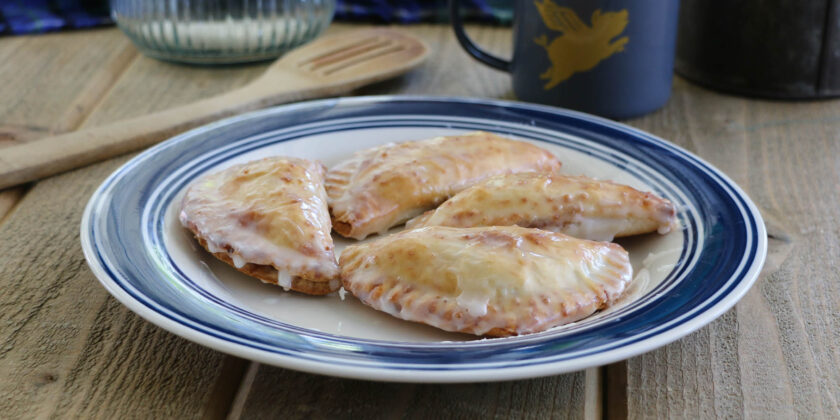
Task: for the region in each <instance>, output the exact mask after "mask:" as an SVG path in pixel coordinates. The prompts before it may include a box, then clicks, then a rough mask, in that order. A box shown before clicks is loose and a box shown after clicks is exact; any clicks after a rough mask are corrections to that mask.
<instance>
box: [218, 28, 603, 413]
mask: <svg viewBox="0 0 840 420" xmlns="http://www.w3.org/2000/svg"><path fill="white" fill-rule="evenodd" d="M399 29H400V30H403V31H406V32H409V33H411V34H414V35H416V36H419V37H421V38H423V39H424V40H426V42H428V43H429V45H430V46H431V47H432V55H431V56H430V57H429V59H428V61H427V62H426V63H425V64H424V65H423V66H422V67H421V68H420V69H418V70H416V71H414V72H411V73H409V74H407V75H404V76H402V77H400V78H397V79H395V80H392V81H386V82H383V83H380V84H377V85H374V86H370V87H367V88H362V89H360V90H359V91H358V92H357V93H358V94H364V95H374V94H393V93H395V92H398V93H402V94H428V95H451V96H459V95H460V96H481V97H489V98H512V90H511V83H510V77H509V76H508V75H507V74H505V73H503V72H499V71H496V70H492V69H490V68H488V67H485V66H483V65H481V64H479V63H477V62H475V60H473V59H472V58H471V57H470V56H468V55H467V54H466V53H465V52H464V51H463V50H461V47H460V46H458V44H457V42H456V41H455V38H454V35H453V34H452V30H451V29H450V28H449V27H447V26H441V25H411V26H403V27H400V28H399ZM468 31H469V33H470V34H471V36H472V37H473V39H474V40H475V41H476V42H478V43H479V44H481V45H484V46H486V47H487V49H488V50H490V51H492V52H493V53H495V54H498V55H500V56H509V54H510V48H511V32H510V30H509V29H507V28H494V27H480V26H470V27H468ZM465 69H469V71H468V73H469V76H467V77H465V74H464V73H465ZM600 383H601V377H600V372H599V371H598V370H597V369H593V370H591V371H589V372H587V373H584V372H576V373H572V374H568V375H559V376H554V377H548V378H541V379H534V380H529V381H514V382H503V383H495V384H493V383H490V384H471V385H406V384H383V383H375V382H364V381H355V380H347V379H338V378H328V377H322V376H318V375H311V374H306V373H299V372H294V371H290V370H284V369H279V368H275V367H271V366H264V365H260V366H259V368H258V369H257V370H256V373H255V377H254V381H253V385H252V386H251V388H250V390H248V392H247V397H245V398H244V399H243V400H242V402H241V406H240V407H236V408H235V410H234V412H233V414H234V417H238V416H240V415H241V417H242V418H272V417H283V418H310V417H314V418H336V417H338V418H350V417H353V418H393V417H408V418H423V417H426V416H428V415H430V414H433V415H434V416H435V417H441V418H448V417H455V418H464V417H466V418H600V417H601V392H600V391H601V385H600Z"/></svg>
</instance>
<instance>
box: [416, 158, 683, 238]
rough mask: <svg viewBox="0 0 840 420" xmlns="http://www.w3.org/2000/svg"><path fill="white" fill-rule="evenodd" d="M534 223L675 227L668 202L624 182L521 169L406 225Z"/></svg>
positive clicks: (612, 228)
mask: <svg viewBox="0 0 840 420" xmlns="http://www.w3.org/2000/svg"><path fill="white" fill-rule="evenodd" d="M510 225H518V226H522V227H534V228H540V229H546V230H551V231H554V232H561V233H565V234H567V235H571V236H574V237H577V238H582V239H591V240H597V241H611V240H612V239H613V238H618V237H623V236H629V235H637V234H641V233H648V232H654V231H658V232H659V233H661V234H666V233H668V232H670V231H671V229H673V228H674V227H675V226H676V211H675V210H674V205H673V204H671V202H670V201H668V200H665V199H663V198H659V197H657V196H655V195H653V194H651V193H645V192H641V191H638V190H635V189H633V188H631V187H628V186H626V185H621V184H616V183H613V182H608V181H598V180H594V179H591V178H586V177H579V176H564V175H560V174H549V173H522V174H512V175H503V176H497V177H493V178H491V179H488V180H486V181H483V182H481V183H478V184H476V185H473V186H472V187H470V188H467V189H466V190H464V191H461V192H459V193H458V194H456V195H455V196H454V197H452V198H450V199H449V200H447V201H446V202H444V203H443V204H441V205H440V207H438V208H437V209H435V210H432V211H429V212H426V213H425V214H423V215H422V216H419V217H417V218H415V219H412V220H410V221H409V222H408V223H406V227H408V228H410V229H412V228H418V227H423V226H453V227H474V226H510Z"/></svg>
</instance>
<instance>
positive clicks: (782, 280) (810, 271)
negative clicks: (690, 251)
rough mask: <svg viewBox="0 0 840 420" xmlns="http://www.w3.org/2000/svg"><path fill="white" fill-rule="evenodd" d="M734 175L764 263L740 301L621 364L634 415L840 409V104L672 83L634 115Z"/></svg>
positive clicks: (780, 414) (815, 413)
mask: <svg viewBox="0 0 840 420" xmlns="http://www.w3.org/2000/svg"><path fill="white" fill-rule="evenodd" d="M630 123H631V124H632V125H635V126H638V127H640V128H643V129H646V130H649V131H651V132H653V133H655V134H659V135H661V136H662V137H664V138H666V139H669V140H672V141H675V142H676V143H678V144H680V145H682V146H684V147H687V148H689V149H690V150H692V151H694V152H696V153H697V154H699V155H700V156H702V157H703V158H704V159H707V160H708V161H709V162H711V163H712V164H714V165H715V166H717V167H718V168H720V169H721V170H723V171H724V172H725V173H726V174H728V175H729V176H730V177H731V178H733V180H735V181H736V182H737V183H738V184H739V185H740V186H741V187H742V188H743V189H744V190H745V191H746V192H747V194H748V195H749V196H750V197H751V198H752V199H753V200H754V201H755V202H756V204H757V205H758V206H759V208H760V209H761V211H762V214H763V216H764V218H765V221H766V224H767V228H768V236H769V249H768V259H767V264H766V265H765V267H764V270H763V271H762V274H761V276H760V278H759V279H758V281H757V282H756V284H755V286H754V287H753V288H752V289H751V290H750V291H749V292H748V294H747V295H746V296H745V297H744V299H743V300H741V302H739V303H738V305H736V307H735V309H733V310H730V311H729V312H727V313H725V314H724V315H723V316H722V317H721V318H719V319H718V320H717V321H715V322H713V323H712V324H710V325H709V326H707V327H705V328H702V329H700V330H699V331H697V332H695V333H693V334H691V335H689V336H687V337H686V338H684V339H681V340H679V341H677V342H676V343H673V344H671V345H668V346H666V347H664V348H661V349H659V350H656V351H653V352H650V353H647V354H644V355H642V356H639V357H636V358H633V359H630V360H629V361H627V365H626V381H627V389H626V396H627V410H628V415H629V417H630V418H661V417H668V416H670V417H687V418H710V417H726V418H732V417H735V418H738V417H748V418H792V417H797V416H798V417H799V418H837V417H838V416H840V405H838V402H839V401H840V371H838V369H837V368H836V366H837V363H838V361H840V347H838V346H837V343H838V338H840V299H838V298H837V297H838V296H840V281H838V280H840V275H838V272H837V270H835V269H833V268H832V265H833V262H834V261H837V260H838V257H840V245H838V240H837V236H838V235H837V234H838V232H840V218H839V217H838V212H837V209H838V208H840V200H838V192H840V191H839V190H840V188H838V185H840V158H838V156H840V144H838V143H837V141H836V140H837V138H838V137H839V136H840V102H838V101H820V102H811V103H804V102H773V101H758V100H747V99H743V98H738V97H733V96H727V95H722V94H717V93H714V92H711V91H707V90H705V89H702V88H698V87H695V86H692V85H689V84H687V83H686V82H683V81H679V80H678V81H677V83H676V85H675V91H674V97H673V99H672V101H671V103H670V104H669V105H668V106H667V107H666V108H665V109H664V110H662V111H659V112H658V113H655V114H652V115H649V116H647V117H645V118H642V119H638V120H634V121H630Z"/></svg>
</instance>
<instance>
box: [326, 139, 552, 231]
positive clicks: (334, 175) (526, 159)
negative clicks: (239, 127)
mask: <svg viewBox="0 0 840 420" xmlns="http://www.w3.org/2000/svg"><path fill="white" fill-rule="evenodd" d="M559 167H560V163H559V162H558V161H557V159H556V158H555V157H554V156H552V155H551V153H549V152H547V151H545V150H542V149H540V148H538V147H536V146H534V145H531V144H528V143H525V142H519V141H514V140H510V139H505V138H502V137H499V136H496V135H494V134H491V133H485V132H475V133H469V134H464V135H459V136H449V137H437V138H433V139H426V140H418V141H409V142H404V143H398V144H395V143H389V144H385V145H382V146H379V147H375V148H372V149H368V150H363V151H361V152H357V153H356V154H354V155H353V156H352V157H350V158H349V159H347V160H345V161H343V162H341V163H339V164H338V165H336V166H335V167H333V168H331V169H330V172H329V174H328V176H327V193H328V194H329V200H330V208H331V209H332V213H333V216H334V217H335V220H336V226H337V227H339V226H342V225H339V222H340V223H342V224H346V225H349V226H350V228H349V229H348V231H343V230H342V229H339V228H337V230H338V231H339V232H341V233H342V234H343V235H345V236H349V237H352V238H355V239H363V238H365V237H366V236H367V235H370V234H372V233H376V232H379V233H382V232H385V231H387V230H388V229H389V228H390V227H392V226H395V225H398V224H400V223H402V222H404V221H406V220H408V219H409V218H411V217H413V216H416V215H417V214H419V213H420V212H422V211H424V210H427V209H429V208H432V207H434V206H435V205H437V204H439V203H440V202H441V201H442V200H445V199H446V198H448V197H450V196H451V195H452V194H454V193H456V192H458V191H460V190H462V189H464V188H466V187H468V186H470V185H472V184H474V183H476V182H478V181H481V180H483V179H485V178H487V177H489V176H493V175H497V174H502V173H514V172H527V171H555V170H557V169H559Z"/></svg>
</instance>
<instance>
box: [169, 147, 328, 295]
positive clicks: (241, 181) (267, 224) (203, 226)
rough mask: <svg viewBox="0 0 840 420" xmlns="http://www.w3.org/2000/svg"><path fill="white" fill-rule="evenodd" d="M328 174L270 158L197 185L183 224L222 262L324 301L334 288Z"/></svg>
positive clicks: (291, 160) (184, 205) (300, 162)
mask: <svg viewBox="0 0 840 420" xmlns="http://www.w3.org/2000/svg"><path fill="white" fill-rule="evenodd" d="M325 172H326V171H325V168H324V166H323V165H321V164H320V163H317V162H311V161H308V160H304V159H296V158H287V157H272V158H267V159H262V160H257V161H253V162H248V163H245V164H242V165H236V166H232V167H230V168H228V169H225V170H223V171H221V172H217V173H213V174H210V175H206V176H203V177H201V178H200V179H198V180H196V181H195V182H194V183H193V184H192V185H191V186H190V187H189V188H188V189H187V192H186V194H185V195H184V200H183V202H182V204H181V213H180V219H181V224H183V225H184V226H185V227H186V228H187V229H189V230H190V231H192V233H193V234H194V235H195V237H196V239H198V242H199V243H200V244H201V245H202V246H203V247H204V248H205V249H207V250H208V251H209V252H211V253H212V254H213V255H214V256H216V257H217V258H219V259H220V260H222V261H224V262H226V263H228V264H230V265H232V266H234V267H235V268H236V269H237V270H239V271H241V272H243V273H245V274H248V275H250V276H254V277H256V278H258V279H260V280H262V281H263V282H266V283H273V284H277V285H279V286H281V287H283V288H284V289H286V290H289V289H291V290H296V291H299V292H303V293H308V294H312V295H323V294H327V293H329V292H332V291H335V290H337V289H338V287H339V281H338V274H339V271H338V265H337V264H336V260H335V254H334V250H333V241H332V237H331V236H330V230H331V225H330V218H329V212H328V210H327V197H326V191H324V174H325Z"/></svg>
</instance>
